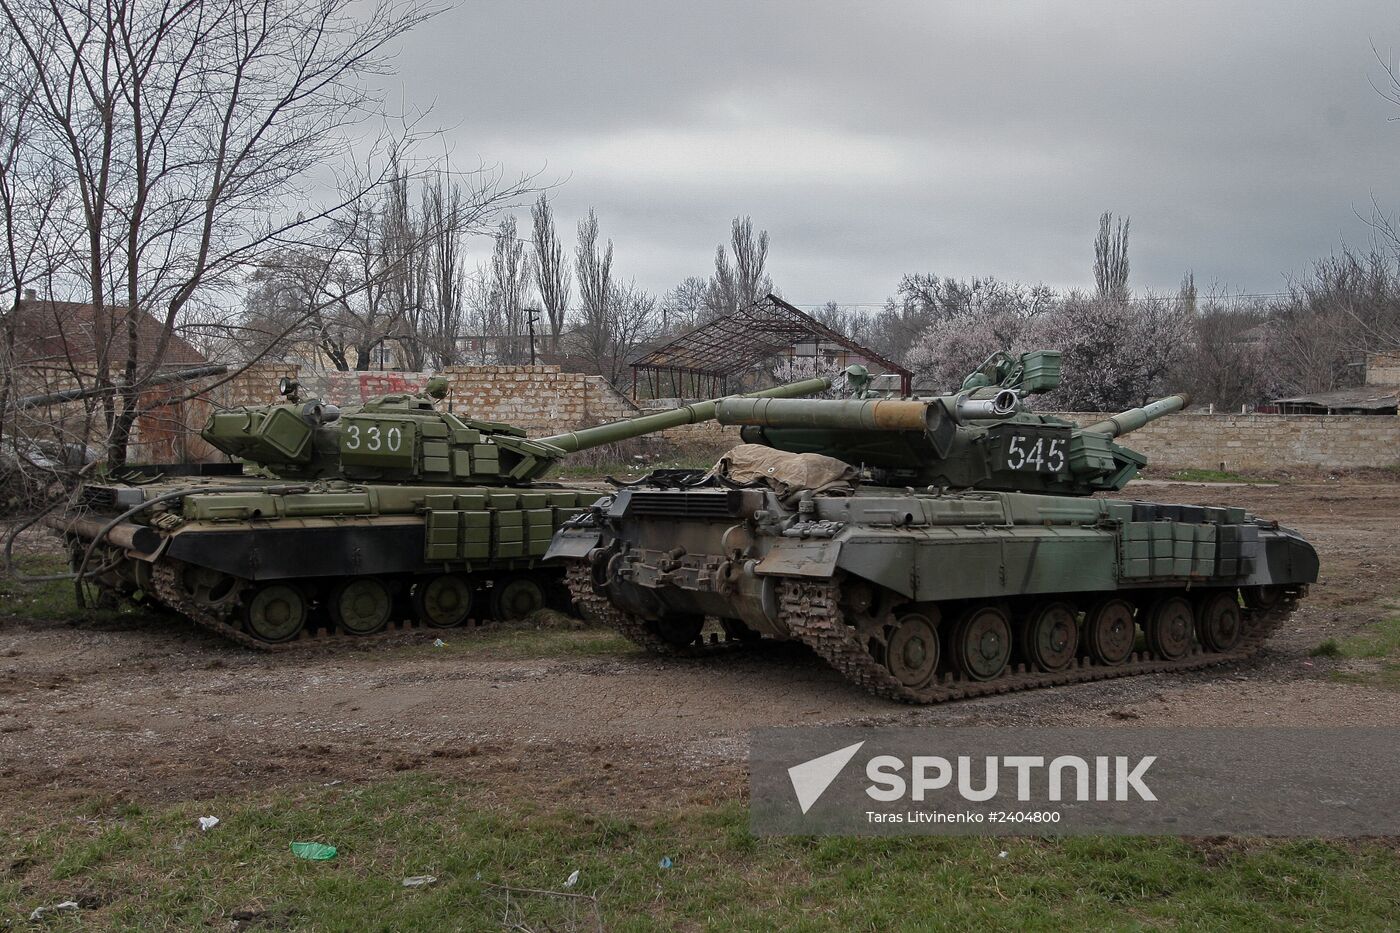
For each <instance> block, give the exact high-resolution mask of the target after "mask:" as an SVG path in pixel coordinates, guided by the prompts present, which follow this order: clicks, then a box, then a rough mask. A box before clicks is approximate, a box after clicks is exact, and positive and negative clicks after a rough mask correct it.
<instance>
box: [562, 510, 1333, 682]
mask: <svg viewBox="0 0 1400 933" xmlns="http://www.w3.org/2000/svg"><path fill="white" fill-rule="evenodd" d="M550 556H552V557H555V556H557V557H560V558H563V559H565V560H566V561H569V562H570V564H571V566H572V568H573V571H572V573H571V577H570V579H571V584H572V586H573V588H574V594H575V598H576V600H579V601H581V602H582V603H589V604H592V605H593V608H594V611H595V615H607V616H608V618H609V620H610V621H611V622H612V623H613V624H614V625H615V626H617V627H618V628H620V629H621V630H623V631H624V633H626V634H628V635H630V636H631V637H633V638H634V639H635V640H637V641H639V642H641V643H642V644H644V645H646V646H647V647H648V648H650V649H652V650H655V651H659V652H663V653H675V652H681V653H692V652H694V651H698V650H706V649H707V647H708V646H706V645H704V644H702V637H703V636H702V635H701V631H700V630H699V629H698V628H697V620H704V619H706V618H710V619H714V620H719V621H720V622H721V624H722V626H723V629H724V631H725V632H726V633H727V635H728V638H727V639H726V640H725V642H723V643H721V644H725V643H733V642H742V641H744V640H746V639H747V640H751V639H753V638H756V637H766V638H774V639H784V640H791V639H796V640H800V641H804V642H807V643H808V644H809V645H810V646H811V647H812V648H813V649H814V650H816V651H817V653H818V654H819V655H821V656H823V657H824V658H826V659H827V660H828V661H830V662H831V663H832V664H833V666H836V667H837V668H838V669H839V670H841V671H842V672H843V673H844V674H846V676H848V677H849V678H850V679H852V680H855V681H856V682H858V683H860V684H861V685H862V686H865V687H866V688H867V689H871V690H873V691H874V692H876V693H881V694H882V695H887V696H891V697H892V698H895V699H901V700H908V701H912V702H935V701H937V700H939V699H952V698H955V696H964V695H975V694H976V693H979V692H989V691H990V692H997V691H998V690H999V689H1000V688H1001V687H1005V688H1007V689H1011V688H1012V687H1013V685H1016V687H1017V688H1019V687H1025V686H1038V685H1052V684H1054V683H1058V682H1065V681H1066V678H1071V679H1072V678H1074V677H1084V678H1086V679H1097V678H1098V677H1100V676H1121V675H1123V674H1126V673H1137V672H1146V671H1147V670H1148V669H1170V668H1171V667H1173V666H1175V667H1189V666H1201V665H1203V664H1207V663H1217V662H1219V661H1223V660H1230V659H1233V658H1236V657H1239V656H1242V652H1247V651H1252V650H1256V649H1257V646H1258V644H1259V643H1260V642H1261V641H1262V637H1263V635H1264V633H1262V632H1261V627H1262V626H1265V625H1272V624H1277V620H1279V619H1281V618H1282V614H1283V613H1284V612H1285V611H1286V609H1287V608H1288V607H1291V605H1292V604H1293V602H1294V601H1296V599H1297V598H1298V597H1299V596H1301V595H1302V593H1303V592H1304V591H1305V589H1306V586H1307V585H1308V584H1310V583H1312V582H1314V581H1315V580H1316V579H1317V572H1318V561H1317V555H1316V552H1315V551H1314V550H1313V548H1312V546H1311V545H1309V544H1308V543H1307V542H1306V541H1304V540H1303V539H1302V538H1301V537H1300V536H1299V535H1298V534H1296V533H1295V532H1292V531H1290V530H1288V529H1286V528H1282V527H1280V526H1278V525H1277V524H1276V523H1273V522H1268V521H1264V520H1261V519H1258V518H1256V517H1254V516H1252V515H1249V514H1248V513H1246V512H1245V511H1244V510H1243V509H1227V508H1196V507H1188V506H1172V505H1163V504H1159V503H1152V502H1130V501H1117V500H1108V499H1090V498H1071V497H1065V496H1049V495H1036V494H1030V493H1019V492H983V491H969V492H954V493H948V492H945V493H942V494H938V493H927V494H917V493H911V492H910V491H908V490H907V489H891V488H878V487H863V488H861V489H860V490H859V491H857V492H856V493H855V494H854V495H849V496H846V495H832V496H824V495H817V496H812V495H810V494H809V495H806V496H798V497H796V501H793V497H792V496H789V497H788V498H787V499H786V500H785V499H784V498H782V497H780V496H779V495H778V493H776V492H774V491H770V490H768V489H756V488H749V489H725V488H695V489H685V490H681V489H661V488H648V487H644V486H643V487H635V488H629V489H624V490H621V491H620V492H619V493H617V494H616V495H615V496H613V497H610V498H609V499H606V500H603V501H602V502H601V503H600V504H599V507H598V508H596V509H594V510H593V512H592V513H591V514H589V515H587V516H585V517H583V518H581V519H580V520H577V521H575V522H573V523H570V524H569V525H568V526H566V527H564V528H563V529H561V531H560V533H559V535H558V536H557V537H556V540H555V543H554V545H553V547H552V548H551V551H550ZM1242 600H1243V602H1241V601H1242ZM1232 606H1233V607H1234V608H1233V610H1232V608H1231V607H1232ZM814 607H817V608H816V609H814ZM1125 607H1126V609H1125ZM814 612H815V615H814ZM1105 612H1108V613H1109V614H1110V615H1113V616H1114V618H1115V619H1116V623H1111V622H1110V621H1105V618H1104V617H1103V615H1104V613H1105ZM1168 617H1170V619H1168ZM1113 624H1116V626H1117V627H1116V629H1115V628H1113V627H1112V626H1113ZM1183 626H1188V627H1189V629H1190V631H1183ZM692 632H694V634H695V635H696V637H695V638H690V637H689V636H691V634H692ZM1110 632H1111V634H1112V635H1113V638H1112V639H1111V640H1112V641H1113V642H1114V646H1113V650H1111V651H1110V650H1107V649H1105V647H1104V645H1103V644H1102V642H1103V641H1104V638H1105V637H1106V633H1110ZM1125 639H1126V640H1127V641H1128V642H1129V644H1128V645H1127V649H1129V650H1126V651H1125V650H1124V647H1123V646H1124V642H1125ZM901 652H902V653H903V656H901ZM1163 665H1167V667H1166V668H1163Z"/></svg>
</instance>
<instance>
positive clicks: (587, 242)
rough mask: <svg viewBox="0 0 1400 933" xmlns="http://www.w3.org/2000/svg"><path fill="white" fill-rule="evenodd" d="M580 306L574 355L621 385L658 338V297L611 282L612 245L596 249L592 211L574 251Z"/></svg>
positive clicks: (572, 333) (573, 335)
mask: <svg viewBox="0 0 1400 933" xmlns="http://www.w3.org/2000/svg"><path fill="white" fill-rule="evenodd" d="M574 261H575V267H576V270H577V273H578V290H579V308H578V314H577V317H576V320H575V324H574V327H573V329H572V331H570V333H569V335H568V341H567V342H568V345H569V350H570V352H571V353H572V354H573V355H574V356H575V357H577V358H578V359H579V360H580V362H581V363H582V364H583V365H585V366H586V367H588V368H589V369H591V370H592V371H594V372H595V373H597V374H598V375H600V376H603V377H604V378H605V379H607V380H608V381H609V382H612V383H614V384H617V383H620V382H621V381H622V379H623V377H624V375H625V374H626V371H627V364H628V362H629V361H630V359H631V357H632V355H633V354H634V353H635V352H636V350H637V348H638V347H640V346H642V345H643V344H644V343H646V342H647V341H649V340H652V339H653V338H654V337H655V336H656V333H657V331H656V298H655V297H654V296H652V295H649V294H647V293H646V292H644V291H642V290H641V289H639V288H637V286H636V284H635V283H627V284H622V283H619V282H617V281H615V280H614V279H613V271H612V261H613V245H612V241H611V240H609V241H608V243H607V246H605V247H601V248H600V247H599V245H598V215H597V214H596V213H594V211H593V209H592V208H589V210H588V216H587V217H585V218H584V219H583V220H582V221H580V222H579V225H578V246H577V247H576V248H575V250H574Z"/></svg>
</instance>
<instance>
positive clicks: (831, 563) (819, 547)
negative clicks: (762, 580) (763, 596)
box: [754, 538, 842, 577]
mask: <svg viewBox="0 0 1400 933" xmlns="http://www.w3.org/2000/svg"><path fill="white" fill-rule="evenodd" d="M841 544H842V542H840V541H833V540H831V539H829V538H828V539H825V540H822V539H816V540H812V539H808V540H805V541H804V540H802V539H800V538H779V539H778V540H777V541H776V542H775V543H774V544H773V546H772V547H771V548H770V549H769V551H768V553H767V554H765V555H764V556H763V560H761V561H759V562H758V566H757V567H756V568H754V571H755V572H756V573H758V574H759V575H760V576H776V577H829V576H831V575H832V574H833V573H835V572H836V564H837V561H838V560H839V558H840V556H841Z"/></svg>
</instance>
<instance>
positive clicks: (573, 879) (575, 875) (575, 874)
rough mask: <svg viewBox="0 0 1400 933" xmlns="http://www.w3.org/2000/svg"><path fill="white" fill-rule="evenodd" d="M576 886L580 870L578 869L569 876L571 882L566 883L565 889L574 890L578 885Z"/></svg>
mask: <svg viewBox="0 0 1400 933" xmlns="http://www.w3.org/2000/svg"><path fill="white" fill-rule="evenodd" d="M576 884H578V869H577V868H575V869H574V871H573V873H572V874H571V875H569V880H568V881H565V882H564V887H566V888H572V887H573V886H574V885H576Z"/></svg>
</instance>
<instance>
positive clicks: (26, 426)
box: [0, 290, 208, 459]
mask: <svg viewBox="0 0 1400 933" xmlns="http://www.w3.org/2000/svg"><path fill="white" fill-rule="evenodd" d="M133 327H134V330H135V350H136V352H135V360H136V370H137V373H138V375H139V376H143V377H144V376H149V375H152V374H156V373H167V372H174V371H178V370H184V369H190V368H192V367H196V366H200V365H203V364H206V363H208V360H207V359H206V358H205V356H204V354H203V353H201V352H200V351H199V350H198V349H197V348H196V347H195V346H194V345H193V344H191V343H190V342H189V341H188V340H186V339H185V338H183V337H181V336H180V335H179V334H175V333H172V334H169V335H168V337H167V339H166V340H165V346H164V351H163V352H162V350H161V342H162V335H163V334H164V324H163V322H162V321H160V320H159V319H157V318H156V317H155V316H153V315H151V314H149V313H147V312H144V311H143V312H138V313H136V314H131V313H129V311H128V309H127V308H125V307H120V306H115V307H114V306H107V307H101V308H99V307H98V306H97V305H94V304H91V303H86V302H79V301H56V300H52V299H47V298H39V297H38V296H37V295H36V294H35V293H34V292H33V291H32V290H31V291H26V293H25V295H24V297H23V298H22V299H21V300H20V301H18V302H17V303H16V304H15V307H14V308H12V309H11V310H9V311H7V312H5V313H4V314H3V315H0V331H3V332H4V333H5V334H6V335H7V337H8V336H10V335H13V344H12V346H13V350H12V352H11V353H10V354H9V359H8V360H6V369H7V372H8V375H9V377H10V384H11V388H10V392H11V394H12V396H14V397H20V396H28V395H43V394H48V393H54V392H62V391H64V390H70V389H86V388H90V387H92V386H94V385H95V383H96V378H97V366H98V360H99V358H100V357H101V356H102V351H103V350H105V351H106V356H107V360H108V365H109V367H110V374H111V377H112V378H114V379H117V378H120V377H121V375H122V373H123V371H124V370H125V368H126V365H127V362H128V358H129V357H130V356H131V353H130V346H131V343H130V341H131V338H132V333H131V330H132V328H133ZM186 391H188V389H187V387H186V386H184V385H182V384H179V383H167V384H164V385H161V386H157V387H153V388H151V389H149V390H148V391H146V392H144V393H143V394H142V398H141V404H142V407H144V408H149V411H148V412H147V413H146V414H144V415H143V416H142V417H141V418H140V419H138V422H137V424H136V430H135V432H134V440H135V441H136V443H137V444H139V445H140V446H142V448H143V450H142V451H141V454H142V456H143V457H150V458H151V459H171V458H174V459H179V458H180V457H181V456H182V455H183V454H184V453H185V451H184V450H183V445H184V444H185V443H186V439H187V438H188V437H189V434H190V432H189V430H188V427H187V424H188V423H189V421H190V419H191V418H192V417H194V415H193V413H192V412H191V411H190V410H188V405H189V403H188V402H183V401H178V399H180V398H181V396H182V395H183V394H184V393H185V392H186ZM163 399H170V400H172V401H171V402H170V404H166V405H161V404H160V402H161V401H162V400H163ZM6 415H7V419H8V420H10V421H11V422H12V423H11V424H8V425H6V427H7V429H10V430H11V431H14V432H16V433H18V434H20V435H22V436H25V437H29V438H32V439H33V440H34V441H35V442H36V443H46V444H59V445H73V444H77V445H82V444H86V445H88V446H89V447H100V446H101V445H102V443H103V437H104V436H105V421H104V419H103V418H102V416H101V412H100V406H99V405H96V404H94V403H92V402H91V401H88V402H87V403H84V402H83V401H68V402H62V403H57V402H56V403H53V404H46V405H43V406H39V407H35V408H29V409H24V410H20V411H14V412H7V413H6Z"/></svg>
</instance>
